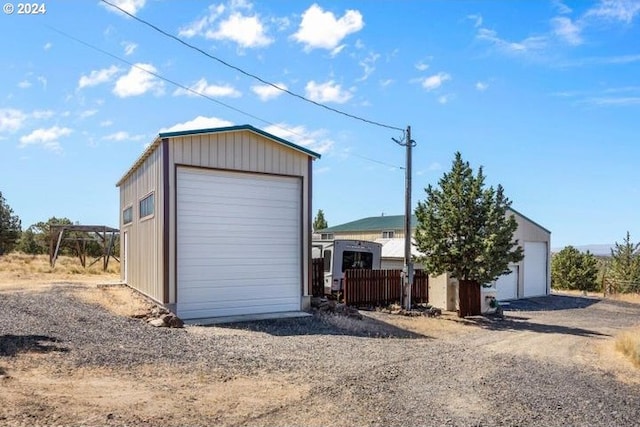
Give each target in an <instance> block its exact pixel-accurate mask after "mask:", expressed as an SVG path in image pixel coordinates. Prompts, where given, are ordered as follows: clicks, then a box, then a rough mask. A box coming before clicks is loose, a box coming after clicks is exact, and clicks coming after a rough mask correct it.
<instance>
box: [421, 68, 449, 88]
mask: <svg viewBox="0 0 640 427" xmlns="http://www.w3.org/2000/svg"><path fill="white" fill-rule="evenodd" d="M447 80H451V76H450V75H449V74H447V73H442V72H440V73H438V74H434V75H432V76H429V77H425V78H424V79H420V83H421V84H422V87H423V88H425V89H426V90H428V91H431V90H434V89H437V88H439V87H440V86H442V84H443V83H444V82H446V81H447Z"/></svg>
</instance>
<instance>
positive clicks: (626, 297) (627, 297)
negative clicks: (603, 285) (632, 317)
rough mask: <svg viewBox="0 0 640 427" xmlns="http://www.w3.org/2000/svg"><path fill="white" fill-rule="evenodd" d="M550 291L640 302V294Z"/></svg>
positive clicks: (559, 293) (566, 290)
mask: <svg viewBox="0 0 640 427" xmlns="http://www.w3.org/2000/svg"><path fill="white" fill-rule="evenodd" d="M551 292H552V293H553V294H555V295H571V296H587V297H595V298H606V299H611V300H614V301H624V302H630V303H633V304H640V294H615V295H603V294H602V292H587V294H586V295H585V293H584V292H582V291H574V290H568V289H552V290H551Z"/></svg>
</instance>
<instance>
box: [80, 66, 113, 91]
mask: <svg viewBox="0 0 640 427" xmlns="http://www.w3.org/2000/svg"><path fill="white" fill-rule="evenodd" d="M119 71H120V69H119V68H118V67H116V66H115V65H112V66H111V67H109V68H103V69H101V70H93V71H91V72H90V73H89V75H88V76H85V75H83V76H81V77H80V80H79V81H78V89H82V88H84V87H90V86H96V85H99V84H102V83H107V82H109V81H110V80H111V79H113V77H114V76H115V75H116V74H117V73H118V72H119Z"/></svg>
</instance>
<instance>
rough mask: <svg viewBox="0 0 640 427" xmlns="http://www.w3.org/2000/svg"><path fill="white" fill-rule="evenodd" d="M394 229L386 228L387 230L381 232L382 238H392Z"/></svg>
mask: <svg viewBox="0 0 640 427" xmlns="http://www.w3.org/2000/svg"><path fill="white" fill-rule="evenodd" d="M395 234H396V233H395V231H393V230H387V231H383V232H382V238H383V239H393V238H394V237H395Z"/></svg>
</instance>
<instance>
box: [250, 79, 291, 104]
mask: <svg viewBox="0 0 640 427" xmlns="http://www.w3.org/2000/svg"><path fill="white" fill-rule="evenodd" d="M275 85H276V86H278V87H279V88H282V89H288V88H287V85H285V84H284V83H275ZM251 90H252V91H253V93H255V94H256V95H258V98H260V100H261V101H269V100H270V99H274V98H277V97H279V96H280V95H282V94H283V93H284V92H283V91H281V90H279V89H276V88H275V87H273V86H270V85H255V86H251Z"/></svg>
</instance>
